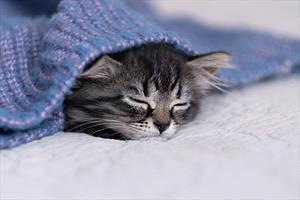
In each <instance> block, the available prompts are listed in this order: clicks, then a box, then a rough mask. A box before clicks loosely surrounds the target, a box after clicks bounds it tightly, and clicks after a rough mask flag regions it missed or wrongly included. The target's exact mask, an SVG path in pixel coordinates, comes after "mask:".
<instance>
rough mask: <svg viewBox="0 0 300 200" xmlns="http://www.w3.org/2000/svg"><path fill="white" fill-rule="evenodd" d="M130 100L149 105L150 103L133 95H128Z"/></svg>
mask: <svg viewBox="0 0 300 200" xmlns="http://www.w3.org/2000/svg"><path fill="white" fill-rule="evenodd" d="M128 98H129V99H130V100H132V101H134V102H137V103H143V104H147V105H148V106H149V104H148V103H147V102H146V101H143V100H140V99H136V98H133V97H128Z"/></svg>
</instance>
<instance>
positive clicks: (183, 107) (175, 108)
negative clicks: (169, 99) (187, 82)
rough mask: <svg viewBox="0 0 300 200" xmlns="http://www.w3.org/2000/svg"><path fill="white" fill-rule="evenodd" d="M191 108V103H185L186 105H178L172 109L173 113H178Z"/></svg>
mask: <svg viewBox="0 0 300 200" xmlns="http://www.w3.org/2000/svg"><path fill="white" fill-rule="evenodd" d="M189 106H190V103H188V102H184V103H177V104H174V105H173V106H172V108H171V110H170V111H171V112H176V111H178V110H186V109H187V108H188V107H189Z"/></svg>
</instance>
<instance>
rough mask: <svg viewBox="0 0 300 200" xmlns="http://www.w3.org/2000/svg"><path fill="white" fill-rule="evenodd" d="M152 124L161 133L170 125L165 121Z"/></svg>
mask: <svg viewBox="0 0 300 200" xmlns="http://www.w3.org/2000/svg"><path fill="white" fill-rule="evenodd" d="M154 125H155V126H156V128H157V129H158V130H159V132H160V133H162V132H164V131H165V130H166V129H167V128H168V127H169V126H170V123H168V124H165V123H159V122H154Z"/></svg>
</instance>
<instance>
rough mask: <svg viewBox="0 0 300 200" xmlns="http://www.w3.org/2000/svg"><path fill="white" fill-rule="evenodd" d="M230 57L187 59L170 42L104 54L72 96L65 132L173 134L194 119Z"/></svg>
mask: <svg viewBox="0 0 300 200" xmlns="http://www.w3.org/2000/svg"><path fill="white" fill-rule="evenodd" d="M227 59H228V56H227V55H226V54H224V53H213V54H207V55H204V56H200V57H197V58H194V59H192V60H191V61H188V59H187V58H186V57H185V56H183V55H181V54H179V53H177V52H175V51H174V50H173V49H172V48H171V47H168V46H166V45H150V46H143V47H140V48H137V49H131V50H128V51H126V52H123V53H119V54H115V55H110V56H107V55H106V56H103V57H102V58H100V59H99V60H98V61H97V62H96V63H94V64H93V65H92V67H91V68H90V69H88V70H86V71H85V72H83V73H82V75H81V76H80V77H79V79H78V80H77V82H76V83H75V85H74V89H73V92H72V94H71V95H69V96H67V98H66V101H65V109H64V112H65V115H66V123H65V127H66V130H67V131H68V130H69V131H77V132H85V133H88V134H91V135H97V136H102V137H109V138H114V136H122V137H124V138H128V139H140V138H144V137H157V136H161V137H165V138H170V137H172V136H173V135H174V134H175V132H176V130H177V129H178V127H179V126H180V125H182V124H185V123H188V122H190V121H191V120H193V118H194V117H195V115H196V113H197V112H198V109H199V104H200V99H201V97H202V95H203V94H204V93H205V91H206V90H207V88H208V86H209V84H208V82H209V75H211V74H212V73H213V71H214V70H216V68H217V67H219V66H220V65H222V64H224V62H226V61H227ZM200 65H201V66H200Z"/></svg>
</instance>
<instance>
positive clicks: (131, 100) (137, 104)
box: [123, 96, 150, 110]
mask: <svg viewBox="0 0 300 200" xmlns="http://www.w3.org/2000/svg"><path fill="white" fill-rule="evenodd" d="M123 101H124V102H126V103H127V104H128V105H130V106H133V107H140V108H143V109H144V110H147V109H148V107H150V106H149V104H148V103H147V102H145V101H143V100H140V99H137V98H134V97H128V96H127V97H124V98H123Z"/></svg>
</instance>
